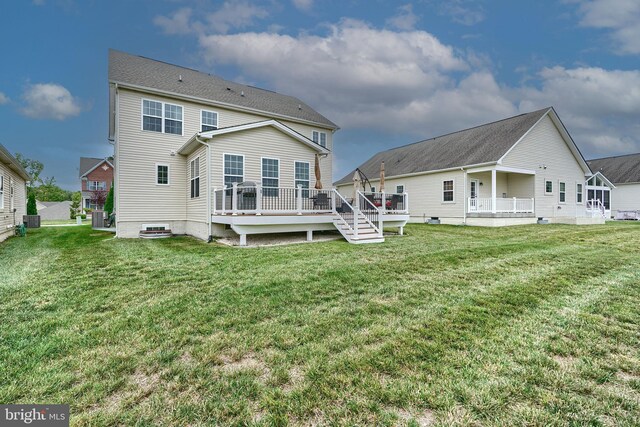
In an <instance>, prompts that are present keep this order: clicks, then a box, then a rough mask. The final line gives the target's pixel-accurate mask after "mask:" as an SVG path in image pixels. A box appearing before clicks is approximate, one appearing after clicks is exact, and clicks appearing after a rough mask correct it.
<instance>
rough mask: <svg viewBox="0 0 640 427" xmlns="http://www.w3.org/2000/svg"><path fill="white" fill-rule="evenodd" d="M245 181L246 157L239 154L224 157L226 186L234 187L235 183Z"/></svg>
mask: <svg viewBox="0 0 640 427" xmlns="http://www.w3.org/2000/svg"><path fill="white" fill-rule="evenodd" d="M242 181H244V156H242V155H237V154H225V155H224V185H225V187H227V188H228V187H231V186H233V183H234V182H242Z"/></svg>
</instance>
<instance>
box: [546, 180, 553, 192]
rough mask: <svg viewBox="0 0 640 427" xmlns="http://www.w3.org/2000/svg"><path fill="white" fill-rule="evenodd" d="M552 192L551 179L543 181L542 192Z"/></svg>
mask: <svg viewBox="0 0 640 427" xmlns="http://www.w3.org/2000/svg"><path fill="white" fill-rule="evenodd" d="M551 193H553V181H549V180H546V181H545V182H544V194H551Z"/></svg>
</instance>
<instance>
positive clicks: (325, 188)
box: [109, 50, 409, 245]
mask: <svg viewBox="0 0 640 427" xmlns="http://www.w3.org/2000/svg"><path fill="white" fill-rule="evenodd" d="M109 111H110V116H109V139H110V140H111V141H113V143H114V147H115V155H114V161H115V164H114V167H115V210H116V236H117V237H155V236H161V235H162V236H164V235H169V234H188V235H191V236H194V237H197V238H200V239H203V240H207V239H211V238H213V237H217V236H239V241H240V244H241V245H245V244H247V236H250V235H253V234H262V233H286V232H306V236H307V240H311V239H312V238H313V233H314V232H315V231H323V230H337V231H339V232H340V233H341V234H342V235H343V236H344V237H345V239H346V240H347V241H349V242H351V243H377V242H382V241H384V237H383V234H382V231H383V228H388V227H398V228H400V229H401V228H402V226H404V224H405V223H406V222H407V220H408V218H409V217H408V211H407V209H408V205H407V204H406V203H404V204H400V205H398V206H400V207H402V209H401V210H400V208H397V209H384V210H383V209H379V208H378V207H376V206H373V205H372V204H371V203H370V201H369V200H368V199H366V198H364V195H363V194H362V193H361V192H358V193H357V194H356V196H355V197H353V198H350V199H347V198H344V197H343V196H342V195H341V194H340V193H338V192H337V191H335V189H333V188H332V187H331V173H332V165H333V153H334V147H333V134H334V133H335V132H336V131H337V130H338V126H337V125H336V124H335V123H333V122H332V121H331V120H329V119H327V118H326V117H324V116H323V115H321V114H320V113H319V112H317V111H315V110H314V109H313V108H311V107H310V106H309V105H307V104H305V103H304V102H303V101H301V100H300V99H298V98H295V97H292V96H288V95H284V94H280V93H276V92H273V91H270V90H265V89H260V88H256V87H253V86H249V85H243V84H239V83H235V82H230V81H227V80H224V79H221V78H219V77H217V76H213V75H210V74H208V73H203V72H199V71H196V70H193V69H189V68H184V67H180V66H178V65H173V64H168V63H165V62H161V61H156V60H153V59H150V58H145V57H141V56H135V55H131V54H128V53H124V52H119V51H115V50H111V51H110V52H109ZM403 197H404V195H403ZM360 200H362V203H361V204H360V205H359V203H360Z"/></svg>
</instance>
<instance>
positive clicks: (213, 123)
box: [200, 110, 218, 132]
mask: <svg viewBox="0 0 640 427" xmlns="http://www.w3.org/2000/svg"><path fill="white" fill-rule="evenodd" d="M200 129H201V130H202V132H207V131H210V130H216V129H218V113H216V112H215V111H206V110H200Z"/></svg>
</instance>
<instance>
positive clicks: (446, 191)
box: [442, 179, 453, 202]
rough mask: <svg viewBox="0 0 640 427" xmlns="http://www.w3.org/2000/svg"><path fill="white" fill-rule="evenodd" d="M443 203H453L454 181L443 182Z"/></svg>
mask: <svg viewBox="0 0 640 427" xmlns="http://www.w3.org/2000/svg"><path fill="white" fill-rule="evenodd" d="M442 201H443V202H453V180H452V179H450V180H448V181H442Z"/></svg>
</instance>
